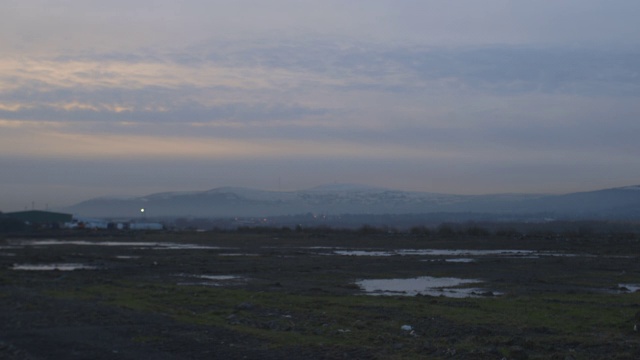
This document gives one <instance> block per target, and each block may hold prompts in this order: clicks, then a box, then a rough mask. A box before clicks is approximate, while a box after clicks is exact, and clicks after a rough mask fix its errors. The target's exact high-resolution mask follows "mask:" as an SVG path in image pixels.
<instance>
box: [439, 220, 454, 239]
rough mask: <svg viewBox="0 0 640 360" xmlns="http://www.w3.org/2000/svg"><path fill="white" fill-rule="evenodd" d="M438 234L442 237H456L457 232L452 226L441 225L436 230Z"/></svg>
mask: <svg viewBox="0 0 640 360" xmlns="http://www.w3.org/2000/svg"><path fill="white" fill-rule="evenodd" d="M436 234H437V235H438V236H440V237H454V236H455V235H456V230H455V229H454V228H453V226H451V225H450V224H444V223H443V224H440V225H439V226H438V229H437V230H436Z"/></svg>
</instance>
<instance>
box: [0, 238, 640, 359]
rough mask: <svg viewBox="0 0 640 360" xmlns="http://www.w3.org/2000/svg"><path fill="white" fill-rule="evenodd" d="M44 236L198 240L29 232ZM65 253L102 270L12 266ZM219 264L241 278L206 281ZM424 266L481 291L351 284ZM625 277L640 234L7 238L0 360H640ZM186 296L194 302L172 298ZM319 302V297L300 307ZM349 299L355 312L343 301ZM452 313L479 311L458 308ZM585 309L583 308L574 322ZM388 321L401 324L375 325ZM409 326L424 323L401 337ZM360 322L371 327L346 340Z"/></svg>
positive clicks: (634, 278)
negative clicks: (450, 252) (565, 312)
mask: <svg viewBox="0 0 640 360" xmlns="http://www.w3.org/2000/svg"><path fill="white" fill-rule="evenodd" d="M42 239H57V240H72V241H88V242H95V243H100V242H105V241H109V242H154V243H160V244H163V243H177V244H197V245H201V246H202V248H196V249H191V248H186V249H184V248H183V249H162V248H157V247H151V248H150V247H145V246H142V245H135V244H133V245H132V246H95V245H87V244H86V243H77V244H64V245H61V244H58V245H33V244H26V243H24V241H25V240H42ZM337 248H340V249H342V250H344V249H350V250H377V251H383V250H394V249H454V250H455V249H493V250H496V249H510V250H536V251H548V252H553V254H552V255H553V256H552V255H551V254H549V255H548V256H529V255H531V254H528V253H525V252H523V253H521V254H515V255H513V256H503V255H485V256H474V255H461V256H459V257H463V258H474V259H475V261H473V262H447V261H445V259H447V258H452V257H453V258H455V256H424V255H406V256H399V255H396V256H338V255H335V254H334V251H335V250H336V249H337ZM65 263H72V264H83V265H86V266H92V267H95V269H93V270H74V271H59V270H54V271H28V270H14V269H13V267H14V265H15V264H34V265H37V264H40V265H42V264H65ZM217 275H234V276H237V278H234V279H223V280H216V279H215V278H206V277H198V276H209V277H211V276H217ZM417 276H442V277H461V278H474V279H481V280H483V281H484V282H483V284H482V285H481V286H482V288H483V289H484V290H486V292H484V293H483V294H478V297H474V298H469V299H450V298H446V297H431V296H417V297H410V298H407V297H403V296H394V297H390V298H386V297H385V298H384V299H383V298H382V297H368V296H363V292H362V290H361V289H360V288H359V287H358V286H356V285H355V281H357V280H359V279H375V278H411V277H417ZM619 284H640V242H638V240H637V239H635V238H634V237H628V238H613V237H603V238H579V239H567V238H560V237H547V238H517V239H515V238H499V237H493V238H448V239H438V238H432V237H429V238H426V237H425V238H421V237H419V236H413V235H409V234H373V235H371V234H369V235H364V234H350V233H329V232H327V233H321V234H298V233H282V234H278V233H269V234H250V233H92V232H86V233H82V232H77V233H65V234H63V233H48V234H31V235H29V236H24V235H22V236H20V237H18V236H11V237H7V238H4V239H2V240H0V308H1V309H2V311H1V312H0V358H1V359H291V358H294V359H345V358H351V359H383V358H453V359H501V358H506V359H528V358H540V359H544V358H557V359H590V358H594V359H610V358H620V359H627V358H628V359H634V358H640V334H639V333H637V332H634V331H633V326H634V324H635V323H636V322H638V321H639V320H638V319H635V318H634V314H635V316H636V317H639V318H640V315H638V314H640V303H639V300H640V297H639V296H638V294H634V293H632V291H629V289H624V288H620V287H619ZM184 292H188V293H187V295H185V296H186V297H185V298H184V299H183V300H178V297H179V296H183V293H184ZM168 293H170V294H168ZM211 294H218V295H216V296H219V297H215V296H213V295H211ZM125 296H127V297H126V298H125ZM205 296H207V299H206V301H205V302H203V301H202V297H205ZM607 296H609V297H611V299H612V300H611V303H609V302H608V300H606V299H608V298H607ZM164 297H166V299H167V300H166V301H165V300H162V299H165V298H164ZM374 298H376V299H374ZM180 299H182V298H180ZM278 299H282V302H281V304H278ZM602 299H605V300H602ZM137 300H140V303H138V302H137ZM294 301H295V302H296V303H294ZM387 301H388V303H387ZM603 301H604V303H603ZM315 303H317V304H325V305H318V306H317V307H316V308H313V306H309V307H308V308H306V307H305V306H308V304H315ZM502 303H504V304H505V311H507V307H508V306H514V305H513V304H529V305H530V306H531V307H539V308H540V309H549V310H546V311H549V312H551V311H554V310H552V309H555V308H556V307H559V308H562V309H567V308H568V309H572V308H576V309H578V310H579V309H581V306H582V305H585V306H591V307H589V308H587V307H585V311H589V310H588V309H592V308H594V307H598V306H599V307H605V308H606V309H607V311H609V310H610V311H611V312H612V314H614V315H613V318H612V319H611V320H610V321H609V320H608V319H609V318H606V319H607V320H606V321H607V323H606V324H604V323H603V325H602V326H603V329H604V330H603V332H602V334H600V335H598V334H599V332H598V329H597V324H595V325H594V324H591V323H587V322H586V321H585V322H584V324H578V325H577V326H574V325H572V324H569V325H566V327H565V325H563V324H557V323H556V322H554V321H553V316H549V320H548V321H549V324H548V325H547V324H545V323H544V321H545V320H540V319H544V318H545V316H546V315H545V313H544V311H545V310H540V311H537V312H536V314H539V315H537V316H539V318H535V319H533V318H532V319H533V320H532V322H531V323H527V322H518V321H517V320H513V321H510V320H509V319H500V320H496V317H495V316H496V315H491V317H489V316H488V315H486V314H487V313H488V312H487V311H488V310H486V309H490V307H491V306H493V305H492V304H502ZM150 304H153V305H150ZM326 304H329V305H326ZM331 304H336V306H338V307H336V308H334V307H332V306H333V305H331ZM403 304H404V305H403ZM323 306H326V308H323ZM498 306H501V305H498ZM562 306H567V307H566V308H563V307H562ZM344 308H346V309H350V310H349V311H352V313H347V314H346V315H345V314H343V313H341V312H339V311H338V310H335V309H344ZM434 309H435V310H434ZM437 309H442V311H441V312H437V311H436V310H437ZM457 309H459V311H460V312H461V313H460V314H463V313H462V312H464V314H470V315H469V316H474V317H475V316H477V320H474V319H472V318H466V319H465V318H464V316H458V314H457V313H456V311H458V310H457ZM474 309H477V311H476V312H474V311H475V310H474ZM334 311H335V313H333V312H334ZM340 311H342V310H340ZM414 311H415V312H414ZM438 311H439V310H438ZM576 311H577V310H576ZM425 313H429V314H432V316H424V314H425ZM531 313H532V314H533V313H534V312H533V311H531ZM540 313H541V314H540ZM350 314H353V315H350ZM362 314H366V315H362ZM492 314H493V313H492ZM549 314H551V313H549ZM617 314H618V315H619V319H617V318H616V316H618V315H617ZM630 314H631V315H630ZM551 315H552V314H551ZM350 316H353V318H349V317H350ZM363 316H364V317H363ZM485 316H486V317H485ZM580 316H581V314H580V313H579V312H578V313H576V315H575V318H576V319H582V318H581V317H580ZM585 316H587V318H588V316H589V315H588V314H587V315H585ZM332 319H333V320H332ZM603 319H604V318H603ZM534 320H535V321H534ZM576 321H583V320H576ZM602 321H603V322H604V321H605V320H602ZM384 323H391V324H393V325H390V329H397V332H393V331H395V330H387V329H386V328H385V329H381V330H380V331H377V330H376V329H375V328H371V326H373V325H375V326H381V325H379V324H384ZM345 324H346V325H347V326H348V328H346V326H345ZM402 324H411V326H412V328H413V329H414V330H412V331H411V332H408V331H407V332H403V331H402V330H400V329H399V326H398V325H402ZM639 326H640V325H639ZM575 329H578V330H575ZM356 333H358V334H362V335H361V336H362V337H356V335H350V334H356ZM341 336H343V337H347V336H352V338H350V339H346V340H344V339H343V338H340V337H341ZM358 336H360V335H358ZM310 339H311V340H310Z"/></svg>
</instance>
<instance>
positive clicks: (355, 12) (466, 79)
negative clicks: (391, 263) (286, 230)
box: [0, 0, 640, 211]
mask: <svg viewBox="0 0 640 360" xmlns="http://www.w3.org/2000/svg"><path fill="white" fill-rule="evenodd" d="M638 18H640V2H637V1H631V0H614V1H608V2H605V1H596V0H581V1H578V0H562V1H536V2H517V1H513V0H488V1H483V2H477V1H473V0H461V1H456V2H451V1H444V0H439V1H413V0H408V1H403V2H397V1H391V0H373V1H364V0H354V1H349V2H342V1H334V0H331V1H323V2H317V1H311V0H295V1H294V0H274V1H269V2H263V1H257V0H240V1H204V0H186V1H180V2H175V1H168V0H158V1H145V0H143V1H136V2H133V3H132V2H125V1H119V0H118V1H111V2H102V1H95V0H85V1H79V0H78V1H73V0H72V1H65V2H47V1H44V0H25V1H7V2H4V3H2V4H0V21H1V23H2V25H0V26H1V27H2V31H0V34H1V35H0V69H2V70H1V71H0V169H2V170H1V171H0V211H13V210H23V209H24V208H25V207H26V208H31V206H32V202H35V204H36V206H35V207H36V208H44V207H45V206H46V204H48V206H49V207H50V208H55V207H62V206H67V205H71V204H74V203H77V202H79V201H83V200H87V199H90V198H94V197H99V196H113V195H117V196H142V195H147V194H151V193H157V192H164V191H202V190H207V189H211V188H216V187H221V186H240V187H250V188H257V189H266V190H300V189H305V188H311V187H314V186H318V185H322V184H330V183H336V182H337V183H359V184H366V185H370V186H377V187H388V188H393V189H399V190H410V191H423V192H433V193H452V194H495V193H556V194H558V193H569V192H576V191H588V190H598V189H604V188H613V187H621V186H631V185H636V184H639V183H640V180H639V179H640V163H639V160H638V159H640V147H639V146H638V145H637V134H640V121H638V120H639V119H640V116H639V115H640V101H638V100H639V98H640V38H638V36H637V34H639V33H640V23H638V21H637V19H638Z"/></svg>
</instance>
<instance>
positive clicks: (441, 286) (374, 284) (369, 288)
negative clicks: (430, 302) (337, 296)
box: [356, 276, 494, 298]
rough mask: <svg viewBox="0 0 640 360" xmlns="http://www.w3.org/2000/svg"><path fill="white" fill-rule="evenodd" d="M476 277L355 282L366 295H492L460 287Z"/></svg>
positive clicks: (459, 296)
mask: <svg viewBox="0 0 640 360" xmlns="http://www.w3.org/2000/svg"><path fill="white" fill-rule="evenodd" d="M480 282H482V281H481V280H477V279H460V278H453V277H431V276H421V277H416V278H411V279H369V280H360V281H357V282H356V285H358V286H359V287H360V288H361V289H362V290H364V291H365V292H366V293H367V294H368V295H402V296H415V295H430V296H446V297H455V298H464V297H473V296H480V295H494V293H492V292H487V291H486V290H483V289H479V288H469V287H462V286H463V285H465V284H475V283H480Z"/></svg>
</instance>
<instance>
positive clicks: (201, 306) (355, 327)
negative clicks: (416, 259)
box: [49, 282, 640, 358]
mask: <svg viewBox="0 0 640 360" xmlns="http://www.w3.org/2000/svg"><path fill="white" fill-rule="evenodd" d="M49 294H50V295H53V296H55V297H58V298H67V299H76V300H79V301H99V302H101V303H103V304H106V305H109V306H117V307H122V308H126V309H130V310H134V311H141V312H150V313H154V314H161V315H165V316H169V317H171V318H173V319H174V320H176V321H179V322H183V323H188V324H195V325H201V326H216V327H223V328H227V329H229V330H232V331H235V332H239V333H243V334H247V335H252V336H255V337H258V338H261V339H263V340H266V341H268V343H269V344H270V346H272V347H287V346H291V345H292V344H295V346H311V347H313V346H342V347H361V348H369V349H378V350H380V349H382V350H381V351H391V350H390V347H392V346H395V351H394V352H393V354H394V355H393V357H394V358H411V357H413V356H416V355H417V354H419V353H420V352H421V351H424V344H425V342H427V343H429V344H430V346H431V347H432V348H438V349H439V348H449V347H452V346H456V347H457V348H458V349H460V350H463V351H475V350H477V349H481V348H487V347H489V348H493V349H494V351H497V352H499V353H501V354H504V355H505V356H506V355H508V354H509V352H510V351H511V350H509V349H511V348H512V347H513V345H514V344H516V345H520V346H526V347H527V349H533V350H534V351H535V350H536V349H538V350H540V351H541V353H543V352H544V351H545V349H547V350H548V349H549V348H552V347H553V346H556V345H557V344H582V346H596V347H597V346H599V345H601V344H603V343H606V342H608V341H624V340H625V339H628V338H629V337H630V336H632V335H633V332H632V327H633V321H632V319H633V316H634V314H635V313H636V312H637V311H638V304H640V293H629V294H557V293H547V294H539V295H527V296H500V297H493V298H468V299H451V298H442V297H429V296H416V297H373V296H354V295H350V296H346V295H345V296H336V295H313V296H311V295H301V294H288V293H283V292H252V291H248V290H244V289H229V288H212V287H204V286H176V285H171V284H156V283H148V284H136V283H128V282H121V283H112V284H104V285H94V286H88V287H84V288H73V289H66V290H64V289H57V290H55V291H50V292H49ZM405 324H406V325H411V326H412V327H413V329H414V331H413V332H409V331H404V330H401V326H402V325H405ZM139 340H140V341H144V340H146V339H142V338H141V339H139ZM393 344H396V345H393ZM397 344H401V346H398V345H397ZM576 346H577V345H576ZM385 349H386V350H385Z"/></svg>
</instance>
